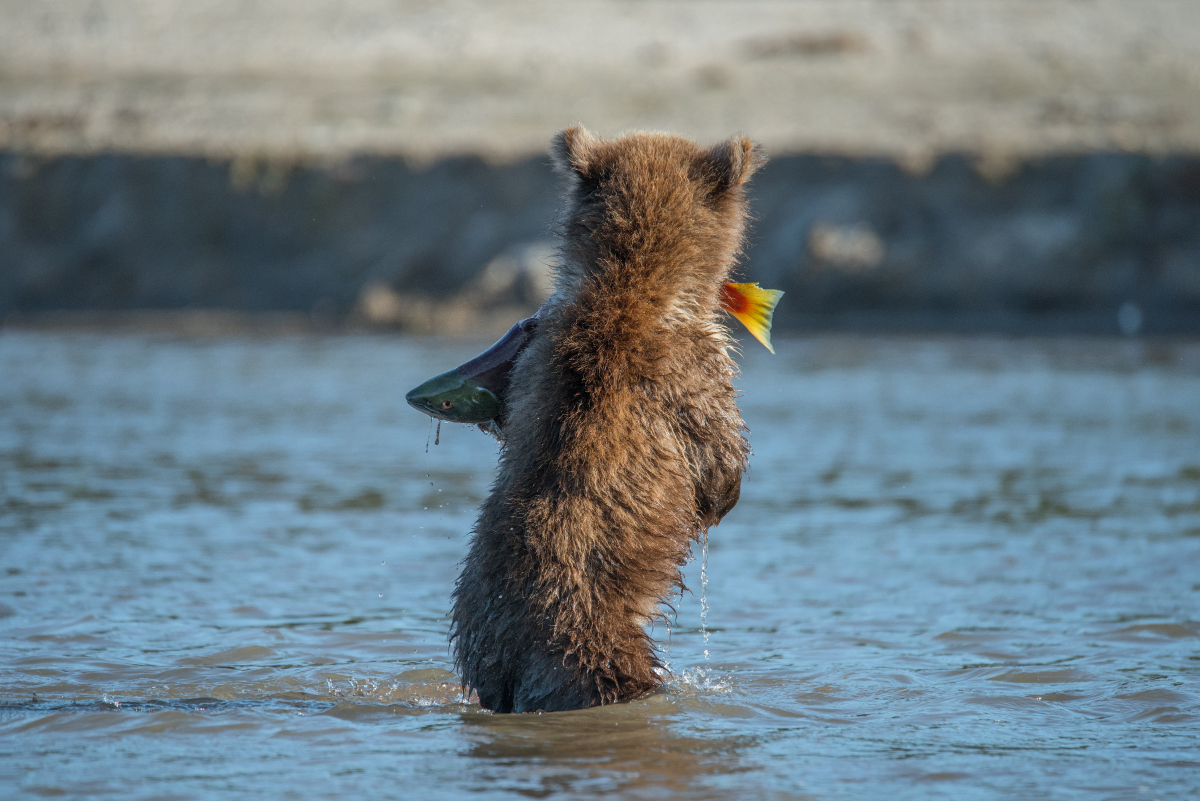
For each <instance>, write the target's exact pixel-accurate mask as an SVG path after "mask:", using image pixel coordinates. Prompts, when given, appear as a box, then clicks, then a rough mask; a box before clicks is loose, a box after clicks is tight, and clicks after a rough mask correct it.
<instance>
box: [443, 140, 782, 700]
mask: <svg viewBox="0 0 1200 801" xmlns="http://www.w3.org/2000/svg"><path fill="white" fill-rule="evenodd" d="M551 153H552V157H553V160H554V164H555V166H556V168H557V169H558V170H559V171H560V172H562V173H563V174H564V175H566V176H567V178H568V181H569V186H568V191H567V198H566V207H565V216H564V219H563V221H562V227H563V231H562V248H561V256H560V260H559V264H558V265H557V268H556V271H557V279H556V286H555V293H554V295H553V297H552V298H551V299H550V300H549V301H548V302H547V304H546V305H545V307H544V308H543V311H542V313H541V315H540V319H539V321H538V325H537V327H536V330H534V332H533V333H532V335H531V337H530V338H529V341H528V343H527V344H525V346H524V348H523V350H522V351H521V352H520V355H519V356H518V357H517V358H516V361H515V364H514V366H513V368H512V373H511V378H510V382H509V384H508V387H507V389H506V392H505V407H506V412H505V423H504V427H505V429H504V431H505V441H504V445H503V449H502V452H501V456H500V468H499V474H498V476H497V478H496V481H495V484H494V485H493V487H492V489H491V493H490V495H489V496H488V498H487V500H486V501H485V502H484V504H483V508H482V511H481V513H480V516H479V520H478V522H477V523H476V526H475V530H474V535H473V538H472V542H471V547H470V552H469V553H468V555H467V557H466V559H465V561H464V563H463V570H462V574H461V575H460V576H459V578H458V582H457V584H456V586H455V590H454V613H453V625H452V630H451V638H452V642H453V648H454V656H455V661H456V663H457V665H458V668H459V669H460V670H461V672H462V680H463V685H464V689H466V690H467V691H468V692H469V691H470V690H475V691H476V692H478V694H479V701H480V703H481V704H482V705H483V706H484V707H485V708H487V709H491V710H494V711H496V712H532V711H538V710H543V711H547V712H549V711H554V710H565V709H580V708H584V707H591V706H596V705H598V704H611V703H615V702H619V701H627V700H629V699H632V698H636V697H638V696H640V695H642V694H644V693H646V692H647V691H649V690H652V689H654V688H655V687H658V686H659V685H661V684H662V682H663V671H662V670H661V666H660V662H659V660H658V658H657V656H656V651H655V648H654V645H653V643H652V642H651V640H650V638H649V636H648V635H647V633H646V631H645V630H644V628H643V627H644V626H645V625H646V624H647V623H648V622H649V621H651V620H652V619H654V618H658V617H661V615H662V613H661V611H660V608H659V604H660V603H663V602H665V601H667V599H668V598H669V596H670V594H671V593H672V591H673V590H674V589H675V588H676V587H679V586H681V579H682V577H681V575H680V572H679V567H680V566H681V565H683V564H684V563H685V562H686V561H687V559H688V557H689V556H690V551H691V543H692V542H695V541H697V540H698V539H699V538H700V537H701V536H702V535H703V534H704V533H705V532H706V531H707V529H708V527H709V526H712V525H715V524H717V523H718V522H720V520H721V518H722V517H723V516H724V515H725V514H726V513H727V512H728V511H729V510H730V509H732V508H733V506H734V504H736V503H737V500H738V494H739V491H740V487H741V478H742V471H743V469H744V468H745V466H746V459H747V456H748V454H749V447H748V444H747V442H746V438H745V435H744V432H745V431H746V428H745V425H744V423H743V422H742V418H741V415H740V413H739V412H738V408H737V404H736V395H737V393H736V391H735V390H734V387H733V383H732V379H733V376H734V372H735V367H734V364H733V361H732V360H731V359H730V356H729V351H730V349H731V347H732V346H733V340H732V339H731V337H730V333H729V331H728V330H727V329H726V327H725V326H724V325H723V324H722V319H723V318H722V317H721V316H720V309H721V292H722V287H723V285H724V283H725V282H726V281H727V280H728V278H729V273H730V270H731V269H732V267H733V265H734V262H735V260H736V258H737V256H738V254H739V252H740V250H741V247H742V238H743V230H744V227H745V220H746V200H745V195H744V190H743V185H744V184H745V182H746V180H747V179H748V178H749V177H750V175H751V174H752V173H753V172H754V171H755V170H756V169H757V168H758V167H759V166H760V165H761V164H762V163H763V162H764V160H765V159H764V157H763V155H762V151H761V149H760V148H759V147H758V145H756V144H755V143H754V142H752V141H751V140H750V139H747V138H744V137H735V138H732V139H730V140H729V141H726V142H723V143H721V144H719V145H717V146H716V147H713V148H711V149H704V148H701V147H699V146H698V145H696V144H695V143H694V142H692V141H690V140H688V139H685V138H683V137H679V136H672V135H668V134H658V133H631V134H626V135H624V136H621V137H619V138H617V139H613V140H603V139H600V138H598V137H595V136H593V135H592V134H591V133H589V132H588V131H586V130H584V129H583V128H582V127H573V128H568V129H567V130H565V131H563V132H562V133H560V134H558V136H557V137H555V139H554V142H553V144H552V148H551Z"/></svg>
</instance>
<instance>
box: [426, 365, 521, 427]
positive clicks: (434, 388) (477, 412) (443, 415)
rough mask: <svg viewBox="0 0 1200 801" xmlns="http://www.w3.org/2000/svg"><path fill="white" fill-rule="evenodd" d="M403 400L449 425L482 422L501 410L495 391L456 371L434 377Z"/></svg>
mask: <svg viewBox="0 0 1200 801" xmlns="http://www.w3.org/2000/svg"><path fill="white" fill-rule="evenodd" d="M404 399H405V400H406V401H408V405H409V406H412V407H413V408H414V409H416V410H417V411H419V412H424V413H425V414H427V415H429V416H430V417H436V418H438V419H439V420H448V421H449V422H451V423H485V422H487V421H488V420H492V419H494V418H495V417H497V416H498V415H499V414H500V411H501V409H502V408H503V407H502V404H501V402H500V398H499V396H497V395H496V393H495V392H493V391H492V390H490V389H488V388H487V387H485V386H484V385H483V384H481V383H480V382H478V381H476V380H475V379H473V378H471V377H470V376H469V375H467V374H466V373H464V372H462V371H461V370H459V369H458V368H455V369H453V370H449V371H447V372H445V373H442V374H441V375H438V376H434V377H433V378H431V379H429V380H428V381H426V382H425V383H424V384H421V385H420V386H419V387H416V388H415V389H412V390H410V391H409V392H408V394H407V395H405V396H404Z"/></svg>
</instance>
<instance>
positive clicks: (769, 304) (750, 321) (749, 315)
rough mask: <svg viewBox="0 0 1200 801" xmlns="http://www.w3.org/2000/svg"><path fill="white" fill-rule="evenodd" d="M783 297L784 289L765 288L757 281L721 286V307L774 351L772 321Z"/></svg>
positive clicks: (768, 348) (767, 347)
mask: <svg viewBox="0 0 1200 801" xmlns="http://www.w3.org/2000/svg"><path fill="white" fill-rule="evenodd" d="M782 297H783V291H782V290H779V289H763V288H762V287H760V286H759V285H758V284H757V283H754V284H731V283H727V284H725V285H724V286H722V287H721V308H722V309H724V310H725V311H727V312H729V313H730V314H732V315H733V316H734V317H735V318H737V321H738V322H740V323H741V324H742V325H744V326H746V330H747V331H749V332H750V333H751V334H753V335H754V338H755V339H757V340H758V341H759V342H761V343H762V344H763V345H764V346H765V347H766V349H767V350H769V351H771V353H774V352H775V348H773V347H771V323H772V322H773V320H774V317H775V307H776V306H777V305H778V304H779V299H780V298H782Z"/></svg>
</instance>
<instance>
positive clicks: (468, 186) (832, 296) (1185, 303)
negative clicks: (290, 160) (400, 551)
mask: <svg viewBox="0 0 1200 801" xmlns="http://www.w3.org/2000/svg"><path fill="white" fill-rule="evenodd" d="M560 193H561V179H560V178H559V177H558V176H556V175H555V174H554V173H553V172H552V170H551V169H550V167H549V165H548V163H547V160H546V159H545V158H544V157H541V158H533V159H527V160H525V161H520V162H514V163H509V164H489V163H487V162H485V161H484V160H482V159H479V158H454V159H443V160H439V161H436V162H433V163H432V164H429V165H424V166H413V165H410V164H408V163H406V162H405V161H403V160H400V159H387V158H376V159H370V158H359V159H354V160H350V161H347V162H345V163H343V164H342V165H340V166H339V167H337V168H336V169H329V168H314V167H308V168H306V167H296V166H287V167H281V166H280V165H278V164H276V163H272V162H269V161H257V162H254V163H252V164H250V165H247V164H246V163H245V162H239V161H231V162H223V163H222V162H214V161H211V160H207V159H196V158H182V157H155V156H129V155H103V156H75V157H65V158H51V159H32V158H30V157H28V156H18V155H13V154H4V153H2V152H0V227H2V228H3V231H4V235H3V236H0V263H3V264H5V265H7V269H5V270H3V271H0V315H7V316H10V317H12V316H13V315H23V316H29V315H34V316H38V315H41V316H42V317H41V319H51V317H52V314H51V313H55V314H57V313H65V312H80V313H83V312H87V313H93V314H96V315H102V313H113V314H115V313H118V312H132V311H137V310H159V311H162V312H165V311H167V310H172V309H175V310H224V311H212V312H211V313H210V317H211V316H212V315H214V314H231V313H233V312H263V313H270V314H275V315H277V319H279V320H284V319H287V320H291V322H288V323H286V324H285V323H279V324H278V325H280V326H283V327H285V328H286V327H288V326H294V327H300V328H304V329H308V328H311V327H313V326H314V325H315V326H316V327H318V328H320V327H339V328H344V327H346V326H351V327H353V326H360V327H367V328H376V329H389V328H393V329H399V330H404V331H409V332H413V333H436V334H448V335H452V336H475V335H477V336H488V335H493V334H494V335H499V333H501V332H503V331H504V330H506V329H507V328H508V326H509V325H511V324H512V322H513V321H515V320H517V319H520V318H521V317H523V316H527V315H528V314H530V313H532V312H533V311H534V310H535V309H536V308H537V307H538V305H540V303H541V302H542V301H543V300H544V299H545V297H547V296H548V294H549V293H550V291H551V290H552V282H553V279H552V272H551V265H552V263H553V261H554V259H555V258H556V253H555V250H556V240H555V224H556V223H555V221H556V216H557V213H558V204H559V196H560ZM750 194H751V209H752V213H753V215H754V220H753V223H752V228H751V231H750V234H749V237H748V247H747V251H746V255H745V258H744V259H743V261H742V264H741V266H740V267H739V269H738V271H737V275H738V276H739V277H740V279H741V280H751V281H758V282H760V283H761V284H762V285H764V286H769V287H772V288H778V289H782V290H784V291H785V292H786V293H787V294H786V295H785V298H784V300H783V302H782V304H781V305H780V307H779V309H778V311H777V313H776V328H777V329H779V330H831V329H848V330H863V331H880V330H895V331H931V332H935V331H962V332H970V331H996V332H1010V333H1017V334H1020V333H1046V334H1051V333H1071V332H1074V333H1100V334H1103V333H1118V332H1123V333H1126V334H1135V333H1146V334H1171V333H1196V332H1200V157H1169V158H1151V157H1148V156H1139V155H1132V154H1122V153H1093V154H1087V155H1081V156H1075V157H1053V158H1045V159H1040V160H1035V161H1030V162H1027V163H1025V164H1023V165H1020V166H1018V167H1016V168H1014V169H1013V170H1012V171H1011V172H1008V173H1005V174H996V173H991V172H989V171H987V170H986V169H984V168H983V167H982V166H981V165H980V163H979V162H978V160H975V159H972V158H968V157H964V156H947V157H943V158H941V159H938V160H937V161H936V162H934V163H933V164H931V165H929V167H928V169H927V170H926V171H923V172H913V171H911V170H905V169H903V168H902V167H901V166H899V165H897V164H896V163H895V162H893V161H890V160H887V159H850V158H828V157H816V156H790V157H787V156H785V157H781V158H777V159H774V160H772V161H771V162H770V163H769V164H768V165H767V166H766V167H765V168H763V170H762V171H761V172H760V173H759V174H758V175H756V176H755V178H754V180H753V181H752V183H751V186H750ZM287 313H290V314H291V315H292V316H291V317H288V316H287ZM45 315H51V317H47V316H45ZM278 315H283V316H278ZM13 319H17V318H16V317H13ZM29 319H33V318H32V317H30V318H29ZM97 319H99V317H97ZM231 319H232V318H231ZM264 319H276V318H270V317H268V318H264ZM298 320H303V321H304V322H297V321H298ZM314 321H315V322H314ZM206 325H207V324H206ZM255 325H257V324H255ZM270 325H276V323H271V324H270ZM268 327H269V326H268Z"/></svg>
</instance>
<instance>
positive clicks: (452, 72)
mask: <svg viewBox="0 0 1200 801" xmlns="http://www.w3.org/2000/svg"><path fill="white" fill-rule="evenodd" d="M0 19H3V20H4V25H2V26H0V317H3V318H4V319H9V320H17V319H23V320H32V319H35V318H36V319H41V320H50V319H58V318H55V315H59V314H66V313H68V312H70V313H80V314H83V316H84V317H87V314H92V315H93V317H94V319H100V318H102V317H104V316H105V315H109V316H110V317H111V316H112V315H118V314H125V313H128V312H134V311H137V312H138V313H139V314H140V315H141V317H140V318H139V319H145V320H149V319H151V317H152V315H151V316H147V315H148V314H150V310H154V313H161V314H162V315H165V316H164V317H163V319H166V317H167V316H171V315H169V314H168V312H171V310H190V311H189V312H188V314H185V315H183V316H182V317H180V318H179V319H182V320H185V321H188V322H185V323H171V325H183V326H184V327H185V328H187V327H189V326H199V328H201V329H206V328H207V327H214V326H215V327H216V328H218V329H219V328H222V327H223V326H227V325H233V326H234V327H235V328H236V327H239V326H243V327H244V326H245V325H249V326H250V327H251V328H258V327H263V326H265V327H266V328H268V329H270V328H273V327H274V328H279V329H280V330H283V329H289V328H292V327H296V328H300V329H305V330H308V329H310V328H312V327H313V326H316V327H317V328H322V327H334V328H340V329H345V328H347V327H350V328H353V327H355V326H359V327H366V328H373V329H398V330H403V331H408V332H414V333H437V334H448V335H454V336H476V335H477V336H487V335H491V334H494V333H498V332H499V331H502V330H504V329H505V328H506V327H507V325H508V324H509V323H510V322H511V321H512V320H514V319H517V318H519V317H521V316H523V315H525V314H528V313H530V312H531V311H532V310H533V309H535V308H536V307H537V305H538V304H539V303H540V302H541V300H542V299H543V298H544V297H545V296H546V294H547V292H548V291H549V288H550V284H551V276H550V268H549V265H550V263H551V262H552V260H553V258H554V249H555V236H554V225H555V219H556V214H557V208H558V200H559V194H560V192H561V182H560V180H559V179H558V178H557V177H555V176H554V175H553V174H552V173H551V171H550V170H549V167H548V164H547V160H546V157H545V155H544V153H545V147H546V143H547V142H548V140H549V138H550V137H551V136H552V135H553V134H554V133H555V132H556V131H557V130H559V129H561V128H562V127H564V126H566V125H568V124H571V123H574V122H580V121H581V122H583V123H585V124H586V125H588V126H589V127H590V128H592V129H593V130H595V131H596V132H597V133H599V134H601V135H606V136H611V135H614V134H617V133H619V132H620V131H622V130H627V129H649V130H670V131H673V132H678V133H681V134H684V135H687V136H691V137H693V138H695V139H697V140H698V141H701V142H716V141H719V140H721V139H723V138H725V137H727V136H729V135H730V134H732V133H734V132H742V133H745V134H749V135H751V136H753V137H754V138H755V139H757V140H759V141H761V142H762V143H763V144H764V145H765V146H766V148H767V150H768V151H769V152H770V153H771V155H772V157H773V160H772V161H771V163H770V164H768V165H767V167H766V168H765V169H764V170H763V171H762V172H761V173H760V174H759V175H757V176H756V177H755V179H754V181H753V182H752V186H751V190H750V191H751V196H752V198H751V201H752V211H753V214H754V215H755V221H754V224H753V227H752V230H751V232H750V238H749V241H748V249H747V254H746V258H745V260H744V262H743V267H742V269H741V272H740V275H741V276H742V278H743V279H744V280H753V281H759V282H760V283H762V284H763V285H766V286H771V287H775V288H779V289H783V290H784V291H785V292H786V293H787V295H786V297H785V299H784V301H783V304H782V305H781V306H780V308H779V312H778V314H777V317H776V326H777V328H778V329H780V330H829V329H849V330H864V331H874V330H895V331H962V332H968V331H998V332H1010V333H1029V332H1041V333H1056V332H1060V333H1061V332H1078V333H1117V332H1123V333H1126V334H1135V333H1143V334H1156V333H1157V334H1168V333H1179V332H1184V333H1194V332H1198V331H1200V37H1197V36H1196V35H1195V32H1196V31H1197V30H1200V3H1196V2H1192V0H1144V2H1139V3H1137V4H1132V3H1128V2H1122V0H1093V1H1092V2H1076V0H860V1H859V2H844V1H843V0H803V1H798V0H796V1H793V0H758V1H757V2H755V3H753V4H743V3H735V2H722V1H720V0H708V1H706V2H692V1H690V0H689V1H685V0H660V1H659V2H633V3H630V2H621V1H619V0H591V1H590V2H583V3H577V4H571V5H569V6H563V5H562V4H555V3H550V2H547V1H546V0H530V1H529V2H509V1H508V0H494V2H482V0H462V2H456V3H449V4H429V3H425V2H418V0H355V2H338V1H337V0H301V1H300V2H292V1H291V0H262V2H257V3H254V4H243V3H235V2H233V0H212V2H206V3H202V4H195V3H185V2H183V0H121V1H119V0H57V1H56V2H54V3H48V4H43V3H28V2H22V1H21V0H0ZM142 311H145V312H146V314H142ZM235 313H236V314H235ZM242 313H245V314H246V315H249V316H248V317H247V318H246V319H250V318H251V317H253V318H254V319H256V320H259V322H255V323H252V324H250V323H246V324H243V323H236V324H234V323H232V322H228V321H230V320H234V319H235V318H236V317H237V314H242ZM260 313H261V314H260ZM189 315H190V316H189ZM197 315H199V316H197ZM223 315H224V316H223ZM261 315H265V316H261ZM175 316H178V315H175ZM62 319H65V317H64V318H62ZM80 319H82V318H80ZM89 319H91V318H89ZM112 319H116V317H112ZM222 319H224V320H226V321H227V322H219V321H220V320H222ZM238 319H241V318H238ZM266 320H270V321H273V322H269V323H268V322H262V321H266ZM285 321H286V322H285ZM22 324H24V323H22ZM140 324H141V323H139V325H140ZM156 325H157V323H156Z"/></svg>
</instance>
